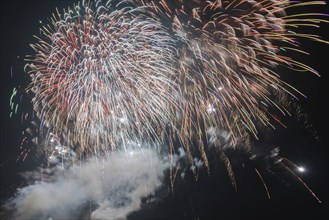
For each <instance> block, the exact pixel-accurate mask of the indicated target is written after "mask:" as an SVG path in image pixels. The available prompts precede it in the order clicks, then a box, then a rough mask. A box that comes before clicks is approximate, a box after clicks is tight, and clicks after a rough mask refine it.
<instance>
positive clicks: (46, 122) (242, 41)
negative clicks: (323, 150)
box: [26, 0, 327, 182]
mask: <svg viewBox="0 0 329 220" xmlns="http://www.w3.org/2000/svg"><path fill="white" fill-rule="evenodd" d="M324 4H325V2H324V1H311V2H307V3H303V2H290V1H288V0H262V1H247V0H232V1H221V0H209V1H201V0H194V1H187V0H186V1H183V0H167V1H166V0H143V1H140V0H123V1H116V0H109V1H107V2H102V1H100V0H95V1H82V2H79V3H77V4H76V5H75V6H74V7H73V8H68V9H67V10H64V11H63V13H62V12H59V11H57V13H56V14H54V15H53V17H52V18H51V19H50V22H49V24H48V25H45V26H43V28H42V30H41V35H40V36H39V37H36V38H37V43H34V44H33V45H31V46H32V48H33V49H34V51H35V54H34V55H31V56H28V58H27V61H28V62H29V64H28V65H27V66H26V69H27V72H28V74H29V75H30V76H31V79H32V82H31V84H30V85H29V86H28V89H27V91H29V92H32V93H33V95H34V97H33V100H32V101H33V108H34V111H35V112H36V115H37V117H38V118H39V119H40V121H41V122H40V135H41V136H44V137H45V140H46V142H49V143H50V142H52V141H53V137H54V136H56V137H58V140H59V142H61V144H62V145H63V146H69V148H70V151H71V150H73V151H74V152H75V153H76V154H77V156H78V158H79V157H81V156H82V155H100V154H102V153H104V152H105V153H106V152H109V151H113V150H124V149H125V148H126V146H127V145H128V144H129V142H135V143H140V144H141V143H153V145H154V146H164V145H167V146H169V147H168V149H169V154H173V152H174V151H175V147H174V146H175V145H177V144H179V145H181V146H183V147H184V149H185V151H186V152H187V156H188V158H189V160H190V162H191V163H192V164H193V163H194V160H193V157H194V156H193V155H194V154H196V153H197V154H199V155H200V156H201V158H202V161H203V164H204V165H205V167H209V162H208V155H207V150H206V148H207V146H208V145H210V144H211V145H212V146H213V147H214V149H215V151H216V152H217V153H218V156H219V157H220V158H221V159H222V160H223V161H224V163H225V165H226V167H227V169H228V171H229V174H230V177H231V178H232V182H234V175H233V172H232V168H231V165H230V161H229V158H228V157H227V156H226V154H225V151H224V144H223V143H222V142H221V141H220V140H219V138H218V135H217V134H218V133H219V131H224V132H226V133H227V142H228V143H225V146H230V147H231V148H233V149H234V148H238V147H239V148H243V150H245V151H247V152H248V151H249V150H250V145H248V141H249V139H250V138H252V139H256V140H257V138H258V131H259V129H260V128H262V127H264V126H266V127H268V126H269V127H273V128H274V127H275V126H276V125H278V124H279V125H280V124H282V122H281V121H280V119H279V118H280V114H281V115H290V112H289V109H288V108H287V107H286V106H285V105H284V104H283V102H284V100H285V99H286V97H293V98H298V96H300V95H303V94H301V93H300V92H299V91H298V90H297V89H295V88H294V87H293V86H291V85H289V84H287V83H286V82H284V81H283V80H282V79H281V78H280V73H278V72H277V71H276V70H277V69H278V67H287V68H288V69H289V70H290V69H292V70H293V71H309V72H312V73H314V74H316V75H318V73H317V72H316V71H315V70H314V69H312V68H311V67H309V66H307V65H306V64H303V63H300V62H298V61H296V60H294V59H292V58H291V57H289V56H286V55H284V53H285V51H294V52H299V53H304V54H305V53H306V52H304V51H302V50H301V49H299V44H298V43H297V41H296V40H297V39H300V38H307V39H310V40H314V41H318V42H324V43H326V42H325V41H324V40H322V39H321V37H319V36H316V35H313V34H307V33H296V32H294V30H297V28H298V27H302V26H309V27H317V26H318V24H319V23H320V22H327V21H326V20H325V18H324V16H326V15H324V14H320V13H306V14H292V15H287V14H286V10H289V9H290V8H294V7H304V6H309V5H324ZM282 125H283V124H282ZM283 126H284V125H283ZM214 134H215V135H214ZM210 140H211V141H210ZM210 142H211V143H210ZM46 146H49V148H50V147H51V146H52V145H51V144H48V145H46ZM47 150H49V152H50V154H52V155H53V153H54V151H53V150H51V149H46V151H47Z"/></svg>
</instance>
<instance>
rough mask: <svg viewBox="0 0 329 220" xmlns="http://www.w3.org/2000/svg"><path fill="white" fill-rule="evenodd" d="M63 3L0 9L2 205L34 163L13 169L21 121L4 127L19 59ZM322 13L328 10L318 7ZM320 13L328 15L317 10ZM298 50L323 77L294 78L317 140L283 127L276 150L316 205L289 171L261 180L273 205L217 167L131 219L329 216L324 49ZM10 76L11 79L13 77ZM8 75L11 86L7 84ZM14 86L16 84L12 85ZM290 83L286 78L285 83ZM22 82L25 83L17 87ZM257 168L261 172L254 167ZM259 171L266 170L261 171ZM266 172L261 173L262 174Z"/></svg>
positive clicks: (12, 4)
mask: <svg viewBox="0 0 329 220" xmlns="http://www.w3.org/2000/svg"><path fill="white" fill-rule="evenodd" d="M71 4H72V3H70V4H69V3H68V2H67V1H23V0H22V1H15V0H13V1H1V7H0V8H1V29H0V34H1V76H0V82H1V87H0V88H1V93H0V95H1V133H0V135H1V136H0V148H1V157H0V162H1V163H0V164H1V165H0V177H1V179H0V183H1V194H0V195H1V196H2V198H1V199H3V198H4V197H5V196H8V192H12V190H13V189H12V188H11V187H10V186H13V184H17V181H18V177H17V172H19V171H22V170H27V169H29V168H30V167H32V165H31V163H32V162H26V163H24V162H18V163H17V162H16V157H17V155H18V154H19V152H20V150H19V143H20V132H21V131H20V129H21V127H22V125H20V122H19V120H17V119H10V118H9V113H10V108H9V98H10V95H11V92H12V89H13V87H14V86H17V85H19V84H20V83H21V82H20V80H22V75H24V74H23V71H22V68H23V66H24V62H23V59H22V58H24V56H25V55H26V54H29V53H31V52H32V50H31V49H30V47H29V44H30V43H31V42H34V40H33V37H32V35H33V34H38V31H39V27H40V24H39V21H40V20H42V21H45V20H46V18H48V17H49V16H50V15H51V13H52V12H54V10H55V7H59V8H62V7H67V6H69V5H71ZM324 7H327V6H324ZM319 10H321V12H324V11H325V10H326V13H329V11H328V7H327V9H324V8H319ZM314 33H316V34H319V35H322V36H327V37H328V33H329V25H328V24H323V25H322V27H321V28H320V29H318V30H316V31H315V32H314ZM302 43H303V48H304V50H306V51H308V52H310V53H311V55H310V56H308V57H299V59H300V60H302V61H303V62H305V63H307V64H309V65H310V66H312V67H313V68H315V69H316V70H318V72H319V73H320V74H321V75H322V77H321V78H317V77H315V76H314V75H312V74H311V73H308V74H298V73H292V74H290V75H292V76H293V78H292V79H293V80H292V81H291V82H292V84H294V85H296V87H297V88H298V89H300V90H301V91H302V92H303V93H304V94H306V95H307V96H308V98H307V99H302V100H301V101H300V104H301V106H302V107H303V109H304V111H305V112H307V113H308V115H309V118H310V121H311V122H312V123H313V125H314V128H315V129H316V130H317V132H318V136H319V140H316V139H315V138H313V136H312V135H311V134H310V132H308V131H307V129H304V128H303V125H302V123H301V122H296V121H293V120H291V119H288V123H289V124H291V126H290V127H289V129H278V131H276V132H274V133H273V137H271V138H270V139H275V141H274V143H273V144H275V145H279V146H280V149H281V152H280V154H281V156H284V157H287V158H289V159H290V160H291V161H293V162H294V163H296V164H298V165H303V166H305V168H306V169H307V171H306V172H305V173H303V174H302V175H301V177H302V179H303V180H304V181H305V183H307V184H308V186H309V187H310V188H311V189H312V190H313V191H314V192H315V193H316V195H317V196H318V197H319V198H320V199H321V200H322V204H319V203H318V202H317V201H316V200H315V199H314V198H313V197H312V196H311V194H310V193H309V192H308V191H307V190H306V189H305V188H304V187H303V186H302V184H301V183H300V182H298V181H297V180H296V178H293V177H292V176H291V175H290V174H289V173H287V171H284V170H282V172H279V171H278V170H276V171H275V172H274V173H273V174H271V173H264V179H265V180H266V182H267V184H268V188H269V191H270V193H271V199H270V200H268V199H267V196H266V193H265V191H264V187H263V186H262V184H261V182H260V179H259V178H258V177H257V175H256V174H255V172H254V171H253V169H252V165H250V166H248V165H247V166H246V168H244V169H242V168H236V170H237V173H236V177H237V183H238V191H237V192H235V191H234V189H233V188H232V187H231V185H230V183H229V179H228V177H227V175H226V173H225V171H224V170H223V169H222V168H221V167H219V168H218V169H214V171H213V172H212V173H211V175H210V176H208V174H206V173H205V174H201V175H200V179H199V181H197V182H195V181H185V182H180V183H179V184H177V186H176V190H175V192H174V193H173V194H171V193H170V194H169V195H162V196H161V198H162V199H161V200H160V201H159V203H158V204H157V205H154V206H150V207H146V208H145V209H144V210H142V211H141V212H139V213H135V214H133V216H132V217H136V218H144V219H145V218H151V219H157V218H179V219H182V218H186V219H189V218H194V219H198V218H199V219H215V218H216V219H272V218H273V219H286V218H288V219H327V218H328V217H329V215H328V208H329V207H328V199H329V198H328V185H329V182H328V159H329V158H328V148H327V147H328V134H329V133H328V122H329V121H328V77H329V65H328V60H329V46H328V45H324V44H319V43H310V42H307V41H305V42H302ZM11 69H12V71H11ZM11 72H13V74H14V78H11ZM18 79H20V80H18ZM290 79H291V77H288V80H290ZM23 81H24V80H23ZM257 166H263V165H259V164H257ZM264 166H265V165H264ZM264 169H265V167H264Z"/></svg>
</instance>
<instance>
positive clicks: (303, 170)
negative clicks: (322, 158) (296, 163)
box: [297, 167, 305, 173]
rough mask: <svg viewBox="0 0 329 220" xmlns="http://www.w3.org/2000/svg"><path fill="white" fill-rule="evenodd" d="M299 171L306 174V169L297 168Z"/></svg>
mask: <svg viewBox="0 0 329 220" xmlns="http://www.w3.org/2000/svg"><path fill="white" fill-rule="evenodd" d="M297 169H298V171H299V172H301V173H303V172H305V168H304V167H297Z"/></svg>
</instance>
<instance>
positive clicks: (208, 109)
mask: <svg viewBox="0 0 329 220" xmlns="http://www.w3.org/2000/svg"><path fill="white" fill-rule="evenodd" d="M215 111H216V109H215V108H214V106H213V105H212V104H209V105H208V108H207V112H208V113H212V112H215Z"/></svg>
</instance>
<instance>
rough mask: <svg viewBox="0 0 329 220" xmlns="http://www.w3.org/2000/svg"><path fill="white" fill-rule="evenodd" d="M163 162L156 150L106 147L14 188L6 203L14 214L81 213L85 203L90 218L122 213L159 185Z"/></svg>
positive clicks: (58, 216)
mask: <svg viewBox="0 0 329 220" xmlns="http://www.w3.org/2000/svg"><path fill="white" fill-rule="evenodd" d="M176 159H177V158H176ZM168 167H169V162H168V159H166V158H164V159H163V158H162V159H160V155H159V153H158V152H156V151H155V150H149V149H142V150H141V149H139V150H132V151H130V152H129V151H128V152H117V153H111V154H110V155H109V156H107V157H104V158H93V159H90V160H89V161H88V162H85V163H84V164H79V165H73V166H71V168H69V169H68V170H66V171H63V170H60V169H57V171H56V172H55V174H53V177H52V178H51V181H48V182H44V181H38V182H35V183H34V184H32V185H29V186H26V187H24V188H22V189H19V190H18V192H17V194H16V196H14V197H13V198H11V199H10V200H9V201H8V203H7V204H6V207H7V208H8V207H11V209H13V210H15V214H14V216H13V217H14V218H15V219H47V220H54V219H81V218H82V217H81V214H79V213H81V212H82V209H86V207H90V211H89V213H88V214H90V218H91V219H126V218H127V215H128V214H129V213H131V212H133V211H136V210H139V209H140V207H141V202H142V198H145V197H147V196H150V195H152V194H154V193H155V191H156V189H158V188H159V187H160V186H161V184H162V180H163V177H164V171H165V170H166V169H167V168H168ZM79 215H80V217H79Z"/></svg>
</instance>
